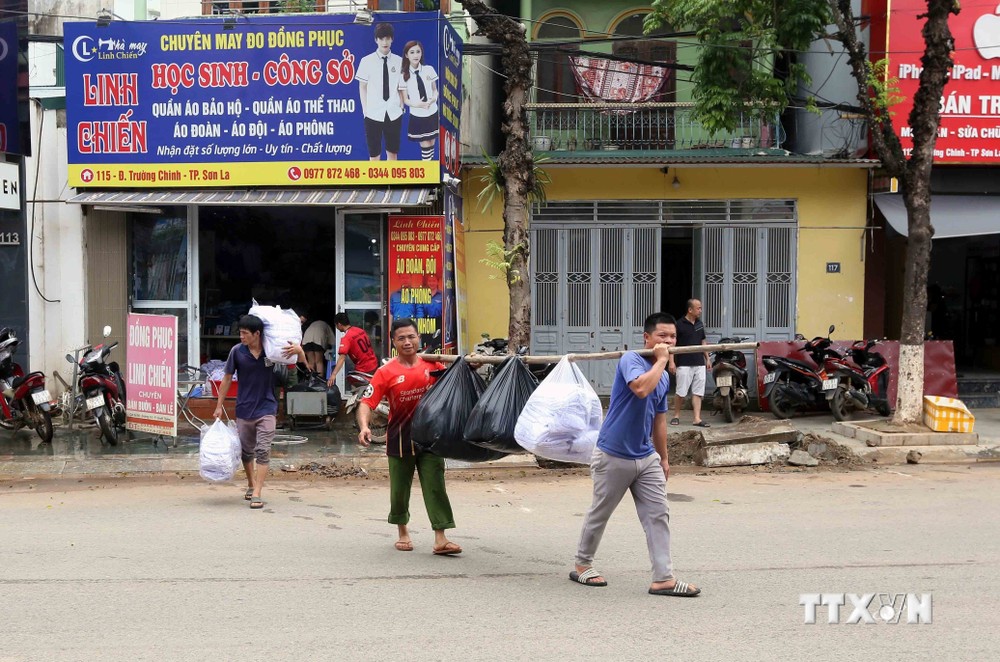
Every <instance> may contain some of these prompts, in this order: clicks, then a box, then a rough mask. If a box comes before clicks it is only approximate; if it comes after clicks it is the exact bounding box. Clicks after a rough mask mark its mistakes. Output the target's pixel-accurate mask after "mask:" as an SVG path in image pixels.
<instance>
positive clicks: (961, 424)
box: [924, 395, 976, 432]
mask: <svg viewBox="0 0 1000 662" xmlns="http://www.w3.org/2000/svg"><path fill="white" fill-rule="evenodd" d="M975 424H976V417H975V416H973V415H972V412H970V411H969V408H968V407H966V406H965V403H964V402H962V401H961V400H958V399H956V398H946V397H944V396H941V395H925V396H924V425H926V426H927V427H929V428H930V429H931V430H934V431H935V432H972V429H973V427H975Z"/></svg>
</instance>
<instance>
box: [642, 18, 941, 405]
mask: <svg viewBox="0 0 1000 662" xmlns="http://www.w3.org/2000/svg"><path fill="white" fill-rule="evenodd" d="M653 7H654V11H653V12H652V14H651V15H650V17H649V18H648V19H647V28H653V27H658V26H659V25H660V24H662V23H663V22H664V21H669V22H670V23H671V24H673V25H675V26H678V25H682V26H686V27H690V28H692V29H694V30H695V31H696V34H697V38H698V40H699V41H700V43H701V46H702V48H701V52H700V53H699V59H698V63H697V64H696V65H695V72H694V81H695V84H696V87H695V114H696V115H697V116H698V118H699V119H700V121H701V122H702V123H703V124H704V125H705V127H706V128H707V129H709V130H710V131H719V130H722V129H731V128H733V127H734V126H735V124H736V122H737V120H738V117H739V114H740V113H741V112H743V113H749V114H751V115H754V114H756V115H761V114H770V116H772V117H773V116H774V113H776V112H780V111H781V110H784V108H785V107H787V106H788V103H789V99H790V98H792V95H793V94H794V90H795V88H796V86H797V85H798V83H800V82H802V83H805V84H808V83H809V82H810V81H809V77H808V75H807V74H806V72H805V70H804V68H802V67H801V66H800V65H797V64H795V62H794V60H793V59H791V58H789V57H787V56H788V54H789V53H794V52H795V51H804V50H807V49H808V48H809V47H810V45H811V43H812V42H813V41H815V40H816V39H820V38H824V37H832V38H834V39H837V40H839V41H841V42H842V43H843V44H844V47H845V49H846V51H847V55H848V60H849V62H850V65H851V73H852V74H853V76H854V78H855V80H856V81H857V84H858V101H859V102H860V104H861V108H862V111H863V112H864V114H865V116H866V118H867V120H868V124H869V128H870V133H871V138H872V146H873V148H874V150H875V154H876V155H877V156H878V158H879V160H880V161H881V162H882V167H883V168H884V169H885V170H886V172H887V173H888V174H889V175H890V176H892V177H896V178H898V179H899V183H900V188H901V189H902V191H903V202H904V204H905V206H906V212H907V225H908V230H909V233H908V237H907V244H906V267H905V276H904V290H905V292H906V293H907V294H906V296H905V298H904V300H903V320H902V333H901V338H900V351H899V389H898V393H897V396H896V414H895V416H894V418H893V422H894V423H897V424H903V423H911V422H919V420H920V415H921V410H922V402H921V400H922V395H923V383H924V345H923V341H924V331H925V329H924V325H925V321H924V320H925V313H926V310H927V272H928V270H929V268H930V255H931V238H932V237H933V236H934V229H933V227H931V222H930V202H931V195H930V175H931V166H932V165H933V156H934V143H935V141H936V140H937V131H938V125H939V123H940V119H941V118H940V109H939V103H940V99H941V93H942V90H943V89H944V85H945V83H946V82H947V80H948V71H949V70H950V69H951V66H952V58H951V52H952V49H953V48H954V42H953V40H952V36H951V31H950V30H949V29H948V17H949V16H951V15H952V14H958V11H959V3H958V0H927V13H926V14H923V15H921V18H925V17H926V19H927V22H926V24H925V25H924V28H923V31H922V34H923V38H924V44H925V49H924V55H923V57H922V58H921V62H922V64H923V70H922V71H921V72H920V84H919V87H918V88H917V92H916V94H914V97H913V110H912V112H911V113H910V117H909V122H910V127H911V128H912V130H913V151H912V153H911V155H910V158H909V159H907V158H906V157H905V155H904V154H903V148H902V146H901V145H900V141H899V137H898V136H897V135H896V132H895V131H894V129H893V126H892V119H891V114H890V111H889V105H890V101H891V99H890V97H891V90H890V89H889V88H890V87H891V86H890V85H887V84H886V81H885V79H884V78H880V77H881V76H885V70H884V69H882V70H881V71H878V70H877V69H878V68H877V67H876V66H875V65H873V64H872V63H871V62H870V61H869V59H868V53H867V52H866V49H865V47H864V44H862V43H861V41H860V40H859V39H858V36H857V19H856V18H855V16H854V14H853V11H852V9H851V0H782V2H773V0H655V1H654V3H653ZM830 24H834V25H836V27H837V33H836V34H835V35H828V34H826V31H827V26H828V25H830ZM747 41H749V42H750V43H751V44H752V46H751V47H750V48H749V50H748V49H746V48H734V46H735V45H736V44H737V43H745V42H747ZM775 63H778V64H787V66H785V67H784V69H785V70H784V71H777V70H776V67H775Z"/></svg>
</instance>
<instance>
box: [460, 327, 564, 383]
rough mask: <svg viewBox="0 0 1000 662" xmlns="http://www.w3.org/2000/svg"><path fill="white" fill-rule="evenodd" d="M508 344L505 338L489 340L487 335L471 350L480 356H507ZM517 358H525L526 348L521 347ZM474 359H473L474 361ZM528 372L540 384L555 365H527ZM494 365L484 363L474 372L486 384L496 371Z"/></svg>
mask: <svg viewBox="0 0 1000 662" xmlns="http://www.w3.org/2000/svg"><path fill="white" fill-rule="evenodd" d="M507 347H508V342H507V339H506V338H490V337H489V336H488V335H487V334H485V333H484V334H483V341H482V342H481V343H479V344H478V345H476V346H475V347H474V348H473V349H472V353H473V354H481V355H483V356H506V355H507ZM517 355H518V356H527V355H528V348H527V347H521V348H520V349H519V350H518V351H517ZM474 360H475V359H473V361H474ZM527 366H528V372H530V373H531V374H532V375H534V377H535V379H537V380H538V381H539V382H541V381H542V380H543V379H545V378H546V377H547V376H548V375H549V373H550V372H552V371H553V370H554V369H555V367H556V364H555V363H528V364H527ZM496 367H497V366H496V364H492V363H484V364H483V365H481V366H480V367H479V369H478V370H476V372H478V373H479V376H480V377H482V378H483V379H484V380H486V381H487V382H488V381H489V380H490V379H491V378H492V376H493V371H494V370H495V369H496Z"/></svg>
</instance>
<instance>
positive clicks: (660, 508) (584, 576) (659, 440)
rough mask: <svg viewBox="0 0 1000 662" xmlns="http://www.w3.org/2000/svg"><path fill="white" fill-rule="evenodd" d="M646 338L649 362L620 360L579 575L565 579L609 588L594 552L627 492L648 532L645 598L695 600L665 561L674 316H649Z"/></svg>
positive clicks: (594, 466) (594, 467)
mask: <svg viewBox="0 0 1000 662" xmlns="http://www.w3.org/2000/svg"><path fill="white" fill-rule="evenodd" d="M643 340H644V341H645V349H651V350H653V357H652V360H650V359H648V358H645V357H642V356H640V355H639V354H638V353H636V352H625V354H624V355H623V356H622V357H621V359H620V360H619V361H618V369H617V370H616V372H615V381H614V384H613V385H612V387H611V404H610V406H609V407H608V415H607V417H606V418H605V419H604V424H603V425H602V426H601V432H600V434H599V435H598V438H597V449H596V450H595V451H594V456H593V459H592V461H591V465H590V473H591V476H592V478H593V481H594V501H593V503H592V504H591V506H590V510H588V511H587V516H586V517H585V518H584V521H583V531H582V532H581V534H580V544H579V546H578V548H577V552H576V569H575V570H573V571H572V572H571V573H569V578H570V579H571V580H573V581H574V582H577V583H579V584H583V585H584V586H607V585H608V583H607V581H606V580H605V579H604V577H602V576H601V573H599V572H597V570H595V569H594V567H593V564H594V554H595V553H596V552H597V546H598V545H599V544H600V543H601V537H602V536H603V535H604V529H605V527H606V526H607V524H608V519H609V518H610V517H611V514H612V513H613V512H614V511H615V508H617V507H618V504H619V503H621V500H622V497H624V496H625V491H626V490H629V491H631V492H632V499H633V500H634V501H635V509H636V512H637V513H638V515H639V521H640V522H642V528H643V530H644V531H645V532H646V545H647V546H648V548H649V558H650V561H651V562H652V564H653V581H652V583H651V584H650V586H649V593H650V595H673V596H679V597H694V596H696V595H698V594H699V593H701V589H700V588H697V587H695V586H693V585H691V584H688V583H687V582H682V581H680V580H678V579H677V578H676V577H674V572H673V564H672V562H671V560H670V513H669V507H668V505H667V478H668V477H669V475H670V461H669V458H668V456H667V412H668V411H669V405H668V402H667V393H668V392H669V390H670V376H669V374H668V373H667V371H666V368H667V362H668V359H669V356H670V353H669V349H670V346H671V345H673V344H675V343H676V342H677V326H676V322H675V321H674V318H673V317H672V316H671V315H668V314H666V313H654V314H653V315H650V316H649V317H648V318H646V322H645V324H644V325H643ZM651 432H652V443H650V433H651Z"/></svg>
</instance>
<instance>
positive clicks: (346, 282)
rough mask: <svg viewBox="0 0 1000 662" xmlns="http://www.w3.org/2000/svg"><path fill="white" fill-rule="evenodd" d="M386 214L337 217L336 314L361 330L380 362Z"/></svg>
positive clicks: (384, 339)
mask: <svg viewBox="0 0 1000 662" xmlns="http://www.w3.org/2000/svg"><path fill="white" fill-rule="evenodd" d="M386 223H387V215H386V214H385V213H382V212H340V213H338V214H337V232H336V237H337V264H338V265H341V268H339V269H338V270H337V288H336V296H337V302H338V303H337V312H345V313H347V315H348V317H350V318H351V324H352V325H353V326H357V327H359V328H362V329H364V330H365V332H366V333H367V334H368V338H369V339H370V340H371V344H372V348H373V349H374V350H375V355H376V356H378V358H379V359H380V360H381V359H382V358H383V357H384V356H386V352H387V350H388V347H387V338H388V330H387V329H386V330H385V332H383V329H385V320H386V319H387V317H386V297H385V289H386V285H387V283H386V269H385V264H386V251H385V229H386Z"/></svg>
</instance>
